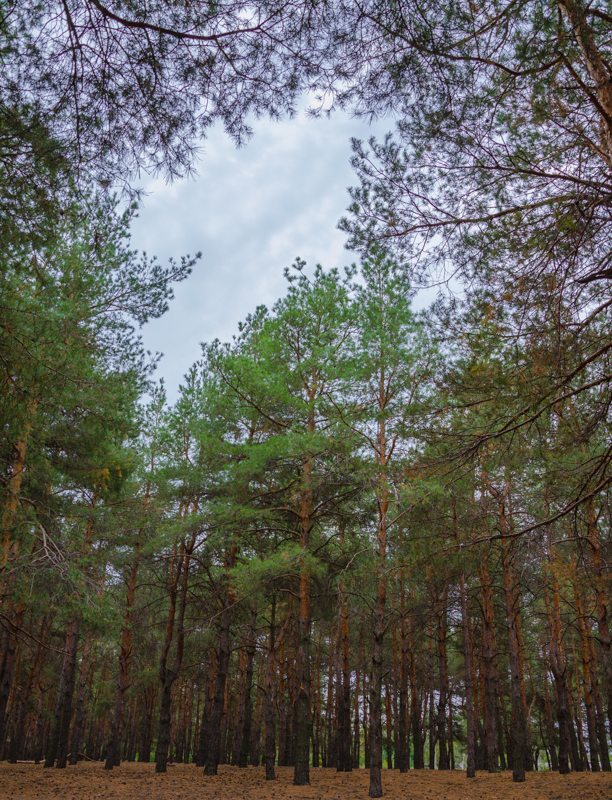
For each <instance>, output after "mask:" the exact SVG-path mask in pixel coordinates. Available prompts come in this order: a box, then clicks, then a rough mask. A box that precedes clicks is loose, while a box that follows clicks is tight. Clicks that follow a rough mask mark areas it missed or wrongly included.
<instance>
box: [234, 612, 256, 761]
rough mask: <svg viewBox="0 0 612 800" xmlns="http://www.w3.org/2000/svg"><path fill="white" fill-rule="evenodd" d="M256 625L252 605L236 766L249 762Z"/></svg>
mask: <svg viewBox="0 0 612 800" xmlns="http://www.w3.org/2000/svg"><path fill="white" fill-rule="evenodd" d="M256 626H257V606H256V605H254V606H253V610H252V612H251V625H250V628H249V644H248V647H247V654H246V672H245V681H244V723H243V728H242V741H241V743H240V755H239V758H238V766H239V767H246V766H248V763H249V754H250V751H251V725H252V708H253V702H252V698H251V689H252V686H253V659H254V657H255V645H256V638H255V637H256V634H257V630H256Z"/></svg>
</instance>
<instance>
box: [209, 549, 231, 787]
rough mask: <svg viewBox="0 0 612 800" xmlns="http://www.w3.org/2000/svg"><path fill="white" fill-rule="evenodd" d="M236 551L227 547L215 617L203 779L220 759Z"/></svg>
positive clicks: (215, 772)
mask: <svg viewBox="0 0 612 800" xmlns="http://www.w3.org/2000/svg"><path fill="white" fill-rule="evenodd" d="M236 553H237V549H236V547H234V546H231V547H230V548H229V549H228V552H227V557H226V559H225V574H226V578H225V580H226V584H227V589H226V592H225V595H224V596H223V600H222V608H221V613H220V614H219V622H218V625H219V628H218V634H217V676H216V679H215V689H214V695H213V708H212V715H211V721H210V727H209V731H208V748H207V750H208V752H207V754H206V764H205V767H204V774H205V775H216V774H217V767H218V766H219V759H220V758H221V732H222V731H221V727H222V722H223V714H224V707H225V684H226V681H227V673H228V670H229V660H230V622H231V618H232V607H233V605H234V593H233V590H232V587H231V584H230V573H231V570H232V569H233V568H234V564H235V561H236Z"/></svg>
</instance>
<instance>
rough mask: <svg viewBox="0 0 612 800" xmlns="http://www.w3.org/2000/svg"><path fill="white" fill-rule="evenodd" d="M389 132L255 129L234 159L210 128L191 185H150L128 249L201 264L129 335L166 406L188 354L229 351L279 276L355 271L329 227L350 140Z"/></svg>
mask: <svg viewBox="0 0 612 800" xmlns="http://www.w3.org/2000/svg"><path fill="white" fill-rule="evenodd" d="M392 127H393V123H392V121H391V120H388V119H387V120H382V121H379V122H377V123H375V124H374V125H372V126H368V125H367V123H366V122H364V121H362V120H357V119H353V118H351V117H349V116H348V115H347V114H344V113H341V112H336V113H334V115H333V116H332V117H331V119H317V120H314V119H309V118H308V117H307V116H306V114H305V113H304V112H302V113H300V114H299V115H297V116H296V117H295V118H293V119H286V120H283V121H280V122H275V121H272V120H258V121H255V123H254V124H253V129H254V135H253V138H252V139H251V140H250V142H249V143H248V144H247V145H246V146H244V147H243V148H241V149H237V148H236V147H235V145H234V144H233V142H232V141H231V140H230V139H229V137H228V136H227V135H226V134H225V133H224V132H223V130H222V129H221V128H215V129H214V130H213V131H212V132H211V134H210V136H209V137H208V138H207V139H206V140H205V141H204V142H203V143H202V155H201V157H200V159H199V161H198V162H197V164H196V169H197V174H196V175H195V177H193V178H190V179H185V180H182V181H179V182H175V183H174V184H170V185H168V184H166V183H165V182H164V181H163V180H162V179H159V180H158V179H151V180H149V181H148V182H144V183H143V184H142V185H143V187H144V189H145V192H146V193H147V196H145V198H144V201H143V204H142V206H141V209H140V211H139V218H138V219H137V220H135V221H134V223H133V225H132V247H133V248H135V249H137V250H139V251H143V250H144V251H146V252H147V253H148V255H150V256H151V255H156V256H157V257H158V259H159V260H160V261H161V262H162V263H163V262H165V261H167V259H168V258H169V257H174V258H175V259H177V260H178V259H179V258H180V257H181V256H182V255H186V254H188V253H189V254H191V255H194V254H195V253H196V252H198V251H201V252H202V258H201V260H200V261H199V262H198V264H197V265H196V267H195V268H194V271H193V272H192V274H191V275H190V277H189V278H188V279H187V280H186V281H184V282H183V283H180V284H178V285H177V286H176V287H175V299H174V300H173V301H172V302H171V305H170V310H169V311H168V312H167V313H166V314H165V315H164V316H163V317H161V318H160V319H159V320H153V321H152V322H150V323H148V324H147V325H145V326H144V327H143V329H142V331H141V334H142V337H143V341H144V344H145V346H146V347H147V349H149V350H151V351H153V352H161V353H163V354H164V355H163V358H162V359H161V362H160V364H159V366H158V369H157V373H156V375H157V378H160V377H163V378H164V380H165V383H166V387H167V390H168V398H169V400H170V401H171V402H172V401H174V400H175V399H176V398H177V394H178V387H179V385H180V383H181V381H182V378H183V376H184V375H185V373H186V372H187V370H188V369H189V367H190V366H191V365H192V364H193V363H194V362H195V361H196V360H197V359H198V358H199V357H200V353H201V350H200V342H208V341H212V340H213V339H215V338H218V339H220V340H221V341H230V340H231V337H232V336H233V335H234V334H235V333H236V332H237V330H238V322H239V321H241V320H243V319H244V318H245V317H246V315H247V314H249V313H250V312H252V311H254V310H255V308H256V307H257V306H258V305H261V304H264V305H267V306H268V307H271V306H272V305H273V303H274V302H275V301H276V300H277V299H278V298H279V297H281V296H282V295H284V293H285V288H286V281H285V279H284V277H283V269H284V268H285V267H287V266H290V265H291V264H292V263H293V262H294V261H295V259H296V257H298V256H299V257H300V258H302V259H304V260H305V261H306V262H308V265H309V267H310V268H313V267H314V265H315V264H317V263H320V264H322V265H323V267H324V268H326V269H330V268H332V267H339V268H342V267H344V266H345V265H347V264H350V263H352V262H353V261H356V260H357V256H356V254H355V253H351V252H349V251H347V250H346V249H345V248H344V244H345V241H346V236H345V234H344V233H342V232H340V231H339V230H338V229H337V224H338V220H339V219H340V217H341V216H343V215H344V213H345V211H346V208H347V206H348V205H349V203H350V197H349V194H348V187H349V186H352V185H356V184H357V179H356V176H355V174H354V173H353V170H352V168H351V166H350V163H349V161H350V157H351V144H350V139H351V137H357V138H360V139H368V138H369V137H370V136H371V135H376V136H377V137H382V136H384V134H385V133H386V132H387V131H388V130H390V129H391V128H392Z"/></svg>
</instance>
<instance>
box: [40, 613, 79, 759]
mask: <svg viewBox="0 0 612 800" xmlns="http://www.w3.org/2000/svg"><path fill="white" fill-rule="evenodd" d="M78 644H79V623H78V621H77V620H74V619H72V620H70V621H69V622H68V625H67V627H66V639H65V645H64V647H65V650H64V658H63V661H62V671H61V673H60V679H59V686H58V690H57V698H56V702H55V711H54V714H53V727H52V733H51V739H50V741H49V742H48V744H47V753H46V758H45V767H52V766H53V765H54V763H55V759H56V757H57V766H58V768H59V769H62V768H64V767H65V766H66V755H67V753H68V741H67V739H68V730H69V726H70V717H71V711H72V692H73V689H74V677H75V667H76V654H77V648H78Z"/></svg>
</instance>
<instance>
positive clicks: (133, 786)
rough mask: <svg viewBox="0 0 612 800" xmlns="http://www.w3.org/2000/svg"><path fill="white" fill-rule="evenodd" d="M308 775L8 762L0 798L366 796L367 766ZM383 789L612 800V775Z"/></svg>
mask: <svg viewBox="0 0 612 800" xmlns="http://www.w3.org/2000/svg"><path fill="white" fill-rule="evenodd" d="M311 777H312V780H311V784H310V786H294V785H293V774H292V770H290V769H289V768H288V767H284V768H280V769H279V770H278V777H277V780H275V781H274V782H273V783H266V781H265V774H264V769H263V768H261V767H257V768H255V767H249V768H248V770H242V771H241V770H239V769H237V768H235V767H221V768H220V770H219V774H218V775H217V776H215V777H203V776H202V771H201V770H198V769H197V767H195V766H193V765H190V766H187V765H177V766H176V768H173V769H172V770H170V771H169V772H167V773H166V774H164V775H156V774H155V770H154V766H153V765H152V764H150V765H147V764H125V765H122V767H121V769H120V770H114V771H113V772H111V773H108V772H104V770H103V769H102V765H101V764H92V763H82V762H81V763H79V765H78V767H71V768H70V769H69V770H67V771H66V772H60V773H58V772H57V771H52V772H50V771H48V770H43V768H42V766H40V765H39V766H36V767H35V766H34V765H32V764H15V765H9V764H6V763H3V764H0V800H57V799H58V798H61V799H62V800H95V798H98V797H99V798H102V800H357V799H358V798H362V797H364V796H366V794H367V790H368V781H369V778H368V774H367V771H366V770H364V769H361V770H355V771H354V772H353V773H351V774H350V775H346V774H343V773H338V772H336V771H335V769H329V768H328V769H325V768H322V767H320V768H319V769H316V770H313V771H312V773H311ZM385 787H386V788H385V797H386V798H388V800H608V799H609V798H610V796H611V795H612V776H610V775H609V774H604V773H600V774H599V775H594V774H592V773H582V774H576V773H574V774H572V775H559V774H558V773H553V772H536V773H533V774H530V775H529V778H528V780H527V782H526V783H525V784H522V785H520V786H517V785H516V784H514V783H513V782H512V778H511V776H510V775H509V774H508V773H498V774H496V775H489V774H488V773H479V774H478V775H477V777H476V778H475V779H474V780H472V781H469V782H468V781H466V779H465V772H462V771H456V772H429V771H426V772H418V773H417V772H410V773H408V774H405V775H400V774H398V773H397V772H390V773H389V775H388V776H385Z"/></svg>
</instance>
